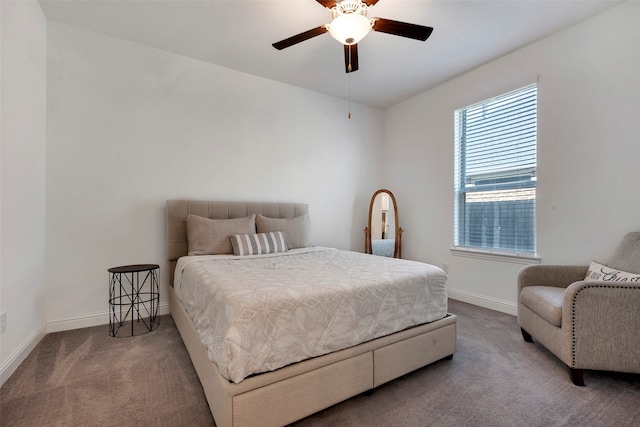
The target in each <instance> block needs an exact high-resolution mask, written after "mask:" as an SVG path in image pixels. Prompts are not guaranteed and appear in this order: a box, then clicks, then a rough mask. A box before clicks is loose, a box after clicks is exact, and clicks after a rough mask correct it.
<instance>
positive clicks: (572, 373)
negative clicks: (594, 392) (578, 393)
mask: <svg viewBox="0 0 640 427" xmlns="http://www.w3.org/2000/svg"><path fill="white" fill-rule="evenodd" d="M567 369H568V370H569V378H571V382H572V383H574V384H575V385H577V386H580V387H584V369H574V368H571V367H569V366H567Z"/></svg>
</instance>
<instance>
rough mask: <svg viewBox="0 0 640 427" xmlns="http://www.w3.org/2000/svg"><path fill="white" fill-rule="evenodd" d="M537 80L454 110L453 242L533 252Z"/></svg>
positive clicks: (497, 249) (472, 246)
mask: <svg viewBox="0 0 640 427" xmlns="http://www.w3.org/2000/svg"><path fill="white" fill-rule="evenodd" d="M536 140H537V84H535V83H534V84H530V85H528V86H525V87H523V88H520V89H517V90H514V91H512V92H509V93H505V94H503V95H500V96H497V97H495V98H492V99H488V100H486V101H483V102H480V103H477V104H474V105H470V106H468V107H465V108H462V109H459V110H456V112H455V143H456V144H455V145H456V157H455V162H456V164H455V174H456V176H455V224H454V229H455V235H454V245H455V246H457V247H464V248H472V249H480V250H491V251H505V252H516V253H528V254H535V253H536V239H535V235H536V233H535V216H536V215H535V213H536Z"/></svg>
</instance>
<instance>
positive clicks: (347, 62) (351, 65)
mask: <svg viewBox="0 0 640 427" xmlns="http://www.w3.org/2000/svg"><path fill="white" fill-rule="evenodd" d="M344 70H345V72H346V73H353V72H354V71H358V43H356V44H352V45H346V44H345V45H344Z"/></svg>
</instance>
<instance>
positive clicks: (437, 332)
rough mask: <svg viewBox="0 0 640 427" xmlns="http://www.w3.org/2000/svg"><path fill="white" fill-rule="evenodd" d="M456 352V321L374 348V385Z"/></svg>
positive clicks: (376, 385)
mask: <svg viewBox="0 0 640 427" xmlns="http://www.w3.org/2000/svg"><path fill="white" fill-rule="evenodd" d="M455 351H456V324H455V322H454V323H451V324H448V325H446V326H443V327H442V328H438V329H434V330H432V331H430V332H428V333H426V334H423V335H418V336H415V337H411V338H408V339H405V340H402V341H398V342H395V343H393V344H389V345H387V346H384V347H381V348H379V349H376V350H374V351H373V360H374V374H373V379H374V387H378V386H379V385H381V384H384V383H386V382H388V381H391V380H393V379H395V378H398V377H400V376H402V375H404V374H407V373H409V372H411V371H414V370H416V369H418V368H421V367H423V366H425V365H428V364H429V363H433V362H435V361H437V360H440V359H442V358H444V357H447V356H449V355H451V354H453V353H455Z"/></svg>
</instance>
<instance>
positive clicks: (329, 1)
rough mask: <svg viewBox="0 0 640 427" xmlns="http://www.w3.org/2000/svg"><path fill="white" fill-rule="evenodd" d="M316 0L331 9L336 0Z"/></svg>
mask: <svg viewBox="0 0 640 427" xmlns="http://www.w3.org/2000/svg"><path fill="white" fill-rule="evenodd" d="M316 1H317V2H318V3H320V4H321V5H323V6H324V7H326V8H327V9H331V8H332V7H334V6H335V5H336V0H316ZM376 1H377V0H376Z"/></svg>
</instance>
